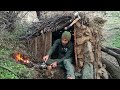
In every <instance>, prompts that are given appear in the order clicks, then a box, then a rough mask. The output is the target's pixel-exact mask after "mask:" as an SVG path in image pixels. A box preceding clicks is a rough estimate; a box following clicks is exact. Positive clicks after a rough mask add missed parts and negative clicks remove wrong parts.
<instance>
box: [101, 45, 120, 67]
mask: <svg viewBox="0 0 120 90" xmlns="http://www.w3.org/2000/svg"><path fill="white" fill-rule="evenodd" d="M101 51H103V52H105V53H107V54H109V55H111V56H113V57H115V58H116V59H117V62H118V64H119V66H120V54H117V53H116V52H114V51H112V50H110V49H108V48H106V47H101Z"/></svg>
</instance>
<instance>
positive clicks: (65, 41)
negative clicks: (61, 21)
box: [61, 38, 69, 46]
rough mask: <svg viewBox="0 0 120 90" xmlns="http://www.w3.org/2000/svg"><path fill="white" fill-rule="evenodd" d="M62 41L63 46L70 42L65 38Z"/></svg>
mask: <svg viewBox="0 0 120 90" xmlns="http://www.w3.org/2000/svg"><path fill="white" fill-rule="evenodd" d="M61 41H62V45H63V46H64V45H66V44H67V43H68V42H69V41H68V40H67V39H65V38H62V39H61Z"/></svg>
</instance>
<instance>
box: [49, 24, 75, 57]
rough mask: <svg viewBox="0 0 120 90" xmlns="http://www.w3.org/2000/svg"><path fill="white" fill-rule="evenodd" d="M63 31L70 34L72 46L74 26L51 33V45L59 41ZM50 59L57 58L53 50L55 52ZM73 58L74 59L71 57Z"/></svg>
mask: <svg viewBox="0 0 120 90" xmlns="http://www.w3.org/2000/svg"><path fill="white" fill-rule="evenodd" d="M64 31H69V32H70V33H71V42H72V43H73V45H74V26H72V27H71V28H69V29H68V30H64V28H63V29H61V30H58V31H55V32H52V45H53V44H54V42H55V41H56V40H57V39H60V38H61V36H62V33H63V32H64ZM73 56H75V55H74V51H73ZM51 58H53V59H56V58H57V51H56V50H55V52H54V53H53V54H52V56H51ZM73 58H74V57H73Z"/></svg>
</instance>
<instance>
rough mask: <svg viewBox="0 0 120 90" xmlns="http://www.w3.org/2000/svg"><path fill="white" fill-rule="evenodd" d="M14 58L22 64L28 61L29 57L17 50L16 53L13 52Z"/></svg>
mask: <svg viewBox="0 0 120 90" xmlns="http://www.w3.org/2000/svg"><path fill="white" fill-rule="evenodd" d="M14 59H15V60H16V61H17V62H21V63H24V64H28V63H30V60H29V57H28V56H26V55H24V54H21V53H19V52H18V53H14Z"/></svg>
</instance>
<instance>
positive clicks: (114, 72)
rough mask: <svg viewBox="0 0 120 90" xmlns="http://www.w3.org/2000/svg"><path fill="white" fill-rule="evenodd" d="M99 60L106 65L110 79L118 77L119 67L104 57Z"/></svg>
mask: <svg viewBox="0 0 120 90" xmlns="http://www.w3.org/2000/svg"><path fill="white" fill-rule="evenodd" d="M101 61H102V63H103V64H105V65H106V70H107V71H108V72H109V73H110V75H111V77H112V79H120V67H117V66H116V65H114V64H113V63H111V62H110V61H108V60H106V59H104V58H103V59H102V60H101Z"/></svg>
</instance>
